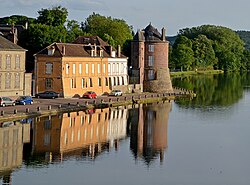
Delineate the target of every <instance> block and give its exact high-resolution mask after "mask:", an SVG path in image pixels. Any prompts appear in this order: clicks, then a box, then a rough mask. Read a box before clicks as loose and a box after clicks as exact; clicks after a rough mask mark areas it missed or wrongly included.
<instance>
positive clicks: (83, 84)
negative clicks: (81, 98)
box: [82, 78, 85, 88]
mask: <svg viewBox="0 0 250 185" xmlns="http://www.w3.org/2000/svg"><path fill="white" fill-rule="evenodd" d="M84 87H85V78H82V88H84Z"/></svg>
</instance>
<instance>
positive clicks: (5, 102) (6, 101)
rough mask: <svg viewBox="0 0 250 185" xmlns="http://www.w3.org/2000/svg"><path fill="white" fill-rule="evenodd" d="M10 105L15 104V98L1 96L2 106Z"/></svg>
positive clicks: (0, 103)
mask: <svg viewBox="0 0 250 185" xmlns="http://www.w3.org/2000/svg"><path fill="white" fill-rule="evenodd" d="M8 105H11V106H15V105H16V103H15V101H14V100H12V99H11V98H9V97H0V106H1V107H5V106H8Z"/></svg>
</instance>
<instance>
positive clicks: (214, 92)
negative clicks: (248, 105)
mask: <svg viewBox="0 0 250 185" xmlns="http://www.w3.org/2000/svg"><path fill="white" fill-rule="evenodd" d="M249 80H250V74H249V73H244V74H239V73H234V74H219V75H196V76H185V77H181V78H174V79H173V80H172V82H173V85H174V86H177V87H182V88H186V89H189V90H193V91H194V92H195V93H196V94H197V97H196V98H194V99H192V101H186V99H180V100H179V101H178V102H177V104H178V105H180V106H184V107H192V108H205V109H206V108H211V107H227V106H231V105H232V104H234V103H236V102H238V101H239V100H240V99H241V98H242V97H243V92H244V88H245V87H246V86H249Z"/></svg>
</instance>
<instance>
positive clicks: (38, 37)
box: [0, 6, 250, 72]
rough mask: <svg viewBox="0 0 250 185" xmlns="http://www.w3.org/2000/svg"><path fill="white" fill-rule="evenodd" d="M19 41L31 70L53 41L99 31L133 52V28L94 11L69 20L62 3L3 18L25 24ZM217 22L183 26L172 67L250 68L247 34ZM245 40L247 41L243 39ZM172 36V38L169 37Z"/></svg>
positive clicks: (171, 56)
mask: <svg viewBox="0 0 250 185" xmlns="http://www.w3.org/2000/svg"><path fill="white" fill-rule="evenodd" d="M26 22H27V23H28V29H27V30H24V31H23V32H22V33H21V35H20V36H19V42H18V44H19V45H20V46H22V47H23V48H25V49H27V50H28V51H27V65H26V66H27V71H28V72H29V71H31V70H32V69H33V63H34V62H33V61H34V59H33V55H34V54H35V53H37V52H38V51H40V50H41V49H43V48H45V47H46V46H48V45H50V44H51V43H53V42H63V43H70V42H72V41H74V39H75V38H76V37H78V36H80V35H81V36H87V35H97V36H99V37H101V38H102V39H103V40H104V41H105V42H107V43H108V44H110V45H112V46H114V47H116V46H117V45H120V46H121V47H122V52H123V53H124V54H125V55H126V56H130V42H131V40H132V39H133V35H134V33H133V28H132V26H129V25H128V24H127V23H126V21H124V20H122V19H116V18H112V17H106V16H102V15H100V14H96V13H93V14H91V15H89V16H88V17H87V18H86V19H85V21H82V22H80V23H79V22H77V21H76V20H68V10H67V9H66V8H64V7H61V6H56V7H52V8H48V9H41V10H38V17H37V18H29V17H26V16H21V15H12V16H10V17H4V18H0V23H1V24H10V25H11V24H14V25H25V24H26ZM238 33H239V34H240V35H241V37H240V36H239V34H237V33H236V32H235V31H233V30H231V29H229V28H226V27H222V26H214V25H202V26H198V27H193V28H185V29H181V30H180V31H179V33H178V34H177V36H175V37H174V38H172V40H170V43H173V45H172V47H170V50H169V53H170V54H169V68H170V69H171V70H207V69H220V70H224V71H242V70H243V71H244V70H249V69H250V51H249V50H247V49H246V47H245V45H246V43H245V42H247V39H246V38H247V35H246V34H245V33H244V32H238ZM241 38H242V39H243V40H244V41H245V42H244V41H243V40H242V39H241ZM168 39H170V38H169V37H168Z"/></svg>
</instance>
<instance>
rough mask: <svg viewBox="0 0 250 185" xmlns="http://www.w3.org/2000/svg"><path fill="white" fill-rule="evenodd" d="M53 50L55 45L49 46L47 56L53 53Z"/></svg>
mask: <svg viewBox="0 0 250 185" xmlns="http://www.w3.org/2000/svg"><path fill="white" fill-rule="evenodd" d="M54 52H55V47H51V48H49V49H48V55H49V56H52V55H54Z"/></svg>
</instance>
